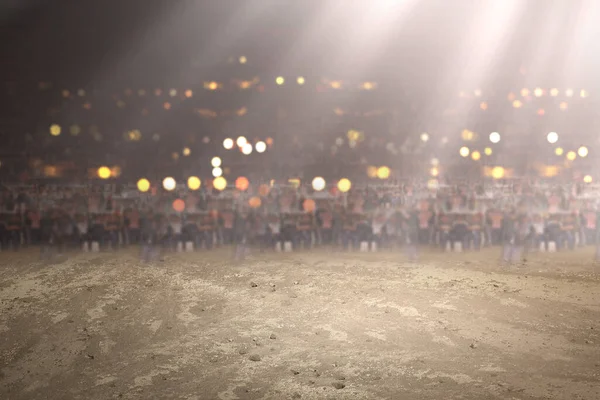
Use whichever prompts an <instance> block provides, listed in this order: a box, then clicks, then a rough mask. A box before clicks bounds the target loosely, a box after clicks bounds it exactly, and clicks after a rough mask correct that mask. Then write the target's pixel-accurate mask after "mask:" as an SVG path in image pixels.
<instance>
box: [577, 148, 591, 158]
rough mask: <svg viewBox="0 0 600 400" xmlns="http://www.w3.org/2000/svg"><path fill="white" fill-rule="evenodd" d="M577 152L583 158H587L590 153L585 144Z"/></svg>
mask: <svg viewBox="0 0 600 400" xmlns="http://www.w3.org/2000/svg"><path fill="white" fill-rule="evenodd" d="M577 154H578V155H579V157H581V158H585V157H587V155H588V148H587V147H585V146H581V147H580V148H579V150H577Z"/></svg>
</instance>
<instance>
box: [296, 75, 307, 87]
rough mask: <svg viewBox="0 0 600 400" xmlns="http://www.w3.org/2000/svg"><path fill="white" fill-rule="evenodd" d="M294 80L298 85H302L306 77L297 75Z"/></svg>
mask: <svg viewBox="0 0 600 400" xmlns="http://www.w3.org/2000/svg"><path fill="white" fill-rule="evenodd" d="M296 82H298V85H304V83H305V82H306V79H304V77H303V76H299V77H298V79H297V80H296Z"/></svg>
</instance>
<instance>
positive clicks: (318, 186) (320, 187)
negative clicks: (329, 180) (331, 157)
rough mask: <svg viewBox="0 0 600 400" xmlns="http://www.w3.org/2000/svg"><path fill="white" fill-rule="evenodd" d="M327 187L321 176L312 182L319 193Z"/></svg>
mask: <svg viewBox="0 0 600 400" xmlns="http://www.w3.org/2000/svg"><path fill="white" fill-rule="evenodd" d="M325 185H326V183H325V179H323V178H322V177H320V176H317V177H315V178H314V179H313V180H312V187H313V189H314V190H315V191H317V192H320V191H321V190H323V189H325Z"/></svg>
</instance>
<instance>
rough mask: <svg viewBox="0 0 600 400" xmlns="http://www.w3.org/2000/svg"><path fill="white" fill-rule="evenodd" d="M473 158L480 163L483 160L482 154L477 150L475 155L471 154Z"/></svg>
mask: <svg viewBox="0 0 600 400" xmlns="http://www.w3.org/2000/svg"><path fill="white" fill-rule="evenodd" d="M471 158H472V159H473V160H475V161H478V160H479V159H480V158H481V153H480V152H478V151H477V150H475V151H474V152H473V153H471Z"/></svg>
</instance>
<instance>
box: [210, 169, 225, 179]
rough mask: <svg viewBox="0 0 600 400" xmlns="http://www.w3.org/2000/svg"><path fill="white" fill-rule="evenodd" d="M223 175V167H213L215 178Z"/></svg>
mask: <svg viewBox="0 0 600 400" xmlns="http://www.w3.org/2000/svg"><path fill="white" fill-rule="evenodd" d="M222 175H223V170H222V169H221V168H219V167H216V168H213V170H212V176H214V177H215V178H218V177H220V176H222Z"/></svg>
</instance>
